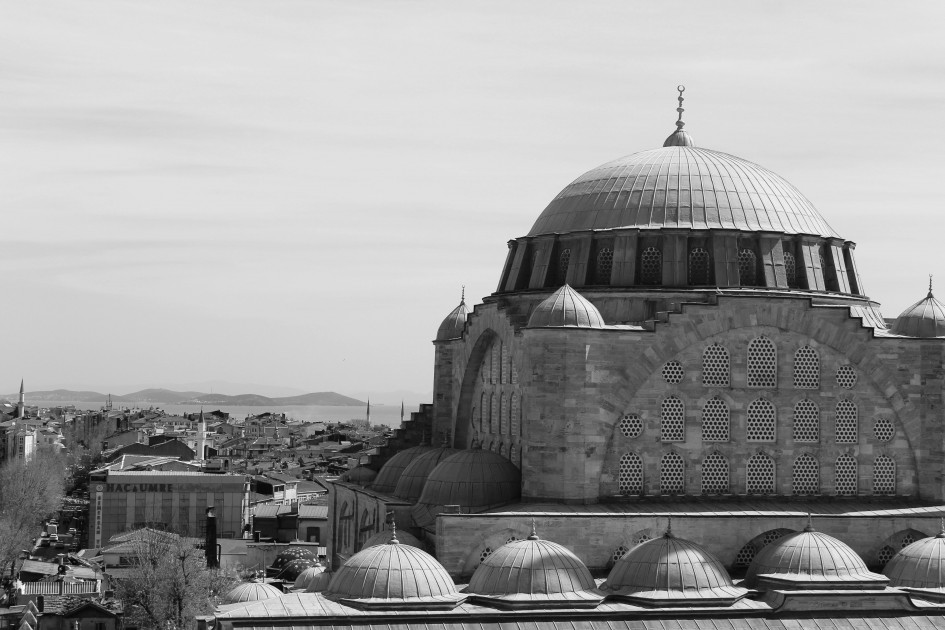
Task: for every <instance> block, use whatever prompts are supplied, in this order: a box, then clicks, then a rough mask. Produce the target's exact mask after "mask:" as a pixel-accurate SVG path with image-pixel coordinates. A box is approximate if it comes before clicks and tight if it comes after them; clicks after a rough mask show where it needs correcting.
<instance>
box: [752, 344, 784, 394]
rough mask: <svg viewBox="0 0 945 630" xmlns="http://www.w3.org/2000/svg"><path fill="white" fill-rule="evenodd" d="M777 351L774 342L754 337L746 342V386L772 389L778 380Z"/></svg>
mask: <svg viewBox="0 0 945 630" xmlns="http://www.w3.org/2000/svg"><path fill="white" fill-rule="evenodd" d="M777 365H778V353H777V350H776V349H775V347H774V342H773V341H771V340H770V339H768V338H767V337H756V338H755V339H752V340H751V342H750V343H749V344H748V387H762V388H766V389H773V388H775V387H777V381H778V368H777Z"/></svg>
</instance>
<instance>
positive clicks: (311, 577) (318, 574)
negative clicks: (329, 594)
mask: <svg viewBox="0 0 945 630" xmlns="http://www.w3.org/2000/svg"><path fill="white" fill-rule="evenodd" d="M330 578H331V575H330V574H329V573H328V571H327V570H326V569H325V567H323V566H322V565H321V564H316V565H313V566H310V567H308V568H307V569H305V570H304V571H302V572H301V573H299V576H298V577H297V578H295V584H294V587H295V588H296V589H302V590H305V591H307V592H309V593H316V592H318V591H323V590H325V588H327V586H328V579H330ZM322 582H324V587H325V588H320V589H317V590H309V589H310V587H313V585H318V584H320V583H322Z"/></svg>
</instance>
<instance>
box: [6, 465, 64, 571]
mask: <svg viewBox="0 0 945 630" xmlns="http://www.w3.org/2000/svg"><path fill="white" fill-rule="evenodd" d="M64 477H65V461H64V458H63V457H62V456H61V455H58V454H56V453H53V452H49V451H39V452H37V453H36V454H35V455H34V456H33V458H32V459H31V460H30V461H28V462H24V461H23V460H20V459H16V460H12V461H9V462H7V463H6V464H4V465H3V466H2V467H0V573H2V570H3V569H5V568H6V567H9V566H10V564H11V562H13V560H15V559H16V558H17V557H18V556H19V554H20V551H21V550H23V549H32V548H33V544H32V543H33V539H34V538H36V537H37V536H38V535H39V529H40V525H41V524H42V521H43V519H44V518H47V517H49V516H51V515H53V514H55V513H56V511H57V510H58V509H59V504H60V502H61V501H62V494H63V483H64V481H63V480H64Z"/></svg>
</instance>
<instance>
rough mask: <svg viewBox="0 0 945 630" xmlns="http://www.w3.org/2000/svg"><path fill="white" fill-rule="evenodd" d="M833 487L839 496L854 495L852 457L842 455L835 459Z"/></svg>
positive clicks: (854, 482) (854, 468)
mask: <svg viewBox="0 0 945 630" xmlns="http://www.w3.org/2000/svg"><path fill="white" fill-rule="evenodd" d="M834 476H835V487H836V491H837V494H838V495H840V496H853V495H855V494H856V485H857V484H856V460H855V459H853V456H852V455H848V454H843V455H841V456H840V457H838V458H837V465H836V468H835V469H834Z"/></svg>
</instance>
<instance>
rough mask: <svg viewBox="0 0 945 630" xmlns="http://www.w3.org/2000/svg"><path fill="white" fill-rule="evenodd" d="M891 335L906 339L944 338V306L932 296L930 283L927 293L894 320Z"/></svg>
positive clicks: (930, 283)
mask: <svg viewBox="0 0 945 630" xmlns="http://www.w3.org/2000/svg"><path fill="white" fill-rule="evenodd" d="M891 332H892V333H894V334H896V335H905V336H907V337H925V338H928V337H945V305H943V304H942V303H941V302H939V301H938V300H936V299H935V297H934V296H933V295H932V282H931V281H930V282H929V293H928V295H926V296H925V298H923V299H921V300H919V301H918V302H916V303H915V304H913V305H912V306H910V307H909V308H907V309H906V310H904V311H903V312H902V314H901V315H900V316H899V317H897V318H896V321H895V323H894V324H893V326H892V330H891Z"/></svg>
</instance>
